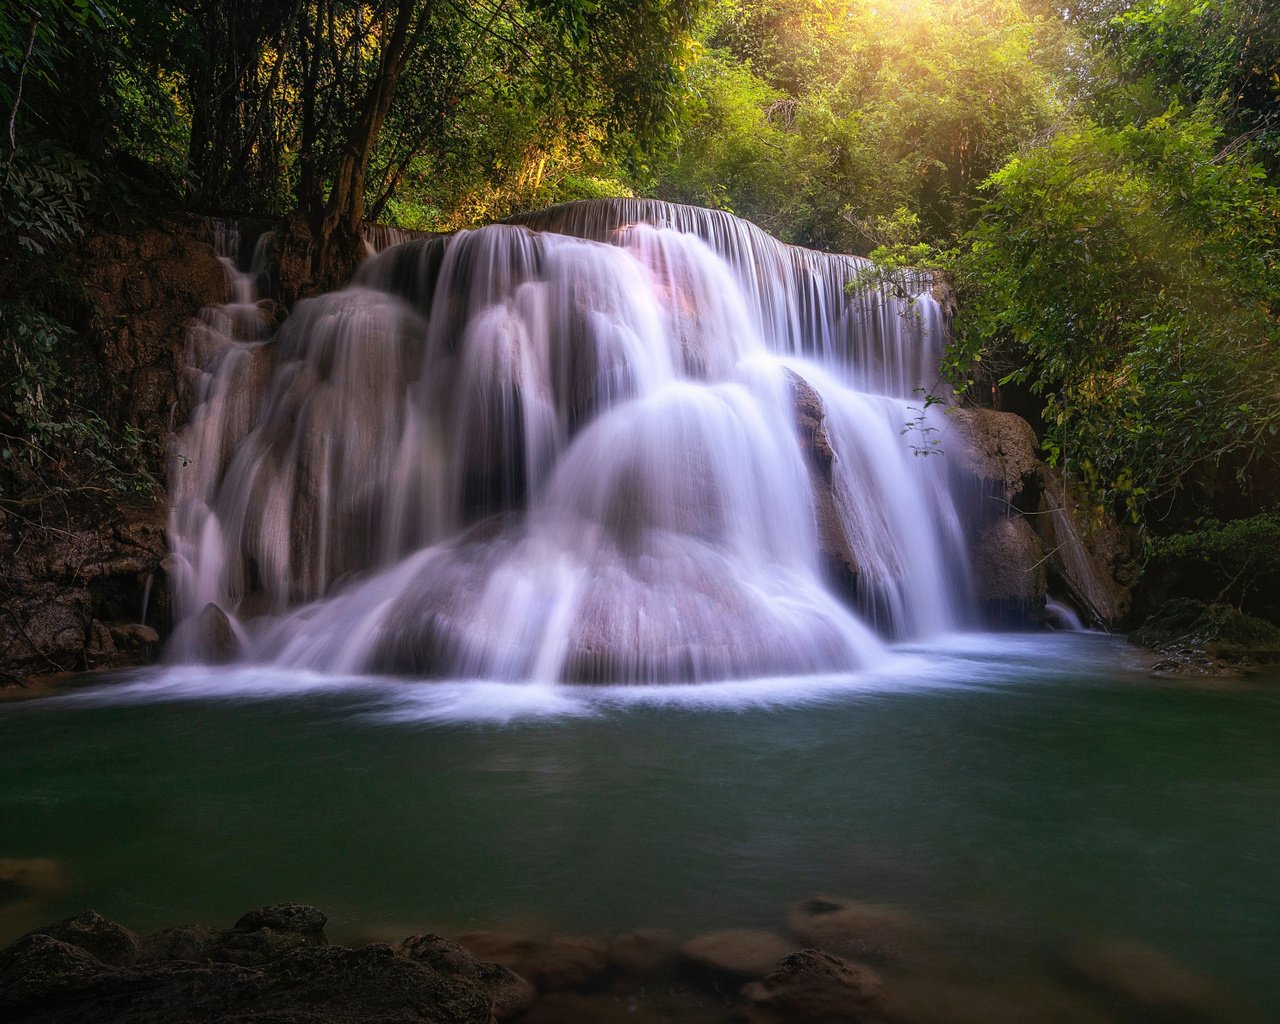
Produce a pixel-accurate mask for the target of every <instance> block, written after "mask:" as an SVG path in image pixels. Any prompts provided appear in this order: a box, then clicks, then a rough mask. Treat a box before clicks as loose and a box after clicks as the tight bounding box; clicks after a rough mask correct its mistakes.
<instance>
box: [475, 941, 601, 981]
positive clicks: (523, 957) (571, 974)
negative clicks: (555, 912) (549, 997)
mask: <svg viewBox="0 0 1280 1024" xmlns="http://www.w3.org/2000/svg"><path fill="white" fill-rule="evenodd" d="M458 942H459V943H460V944H461V945H462V946H463V947H464V948H465V949H466V950H467V952H469V953H470V954H471V955H472V956H474V957H476V958H478V959H482V960H492V961H494V962H496V963H500V964H502V965H503V966H505V967H508V968H510V969H511V970H512V971H514V972H515V973H516V974H518V975H520V976H521V977H523V978H527V979H528V980H529V981H531V982H533V984H534V985H535V986H536V987H537V989H538V991H540V992H558V991H564V990H566V989H580V988H585V987H587V986H589V985H591V984H592V983H594V982H596V981H597V980H599V979H600V978H601V977H603V976H604V975H605V974H606V973H607V972H608V970H609V958H608V955H607V953H606V949H605V944H604V943H603V942H601V941H600V940H599V939H596V938H593V937H592V936H589V935H562V936H558V937H556V938H553V939H549V940H545V941H544V940H539V939H532V938H528V937H525V936H519V935H511V934H508V933H506V932H470V933H468V934H465V935H459V936H458Z"/></svg>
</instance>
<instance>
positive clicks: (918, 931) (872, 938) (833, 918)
mask: <svg viewBox="0 0 1280 1024" xmlns="http://www.w3.org/2000/svg"><path fill="white" fill-rule="evenodd" d="M787 931H789V932H790V933H791V934H792V935H794V936H796V938H798V939H800V940H801V941H802V942H804V943H805V944H806V945H809V946H819V947H821V948H822V949H826V950H830V951H832V952H834V953H839V954H841V955H844V956H853V957H857V958H859V959H863V960H886V959H891V958H894V957H897V956H900V955H901V953H902V952H903V951H904V950H905V949H907V948H909V947H912V946H919V945H920V944H922V943H924V942H926V941H927V940H928V938H929V937H930V935H931V934H932V929H931V928H930V927H929V926H928V925H927V924H926V923H925V922H924V921H922V920H920V919H919V918H918V917H916V916H915V915H914V914H912V913H910V912H909V911H906V910H903V909H902V908H901V907H895V906H893V905H891V904H888V903H860V902H858V901H856V900H846V899H842V898H840V897H838V896H815V897H813V898H812V899H807V900H804V901H802V902H800V903H797V904H795V905H794V906H792V907H791V909H790V910H789V911H788V912H787Z"/></svg>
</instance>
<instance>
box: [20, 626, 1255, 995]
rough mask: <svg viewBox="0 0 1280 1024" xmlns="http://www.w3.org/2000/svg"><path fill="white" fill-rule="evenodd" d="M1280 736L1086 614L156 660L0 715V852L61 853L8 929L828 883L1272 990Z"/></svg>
mask: <svg viewBox="0 0 1280 1024" xmlns="http://www.w3.org/2000/svg"><path fill="white" fill-rule="evenodd" d="M1278 741H1280V679H1274V680H1266V681H1262V682H1259V683H1255V684H1250V685H1248V686H1242V685H1238V684H1237V685H1224V684H1205V685H1203V686H1194V685H1185V684H1178V685H1171V684H1164V683H1159V682H1154V681H1151V680H1148V679H1146V678H1144V677H1143V675H1141V673H1140V672H1139V671H1138V664H1137V661H1136V659H1135V656H1134V654H1133V653H1132V652H1131V651H1130V649H1129V648H1128V647H1127V646H1126V645H1125V644H1124V643H1123V642H1122V641H1119V640H1112V639H1110V638H1106V637H1100V636H1096V635H1085V634H1075V635H1051V636H966V637H954V638H950V639H949V640H947V641H945V642H941V643H938V644H936V645H931V646H928V647H915V648H909V649H904V650H900V651H899V652H898V654H897V656H896V657H895V659H894V661H893V662H892V663H890V664H888V665H886V666H885V667H884V668H883V670H881V671H879V672H877V673H874V674H867V675H863V676H859V677H849V678H833V679H824V680H817V681H815V680H804V681H796V680H762V681H755V682H750V683H734V684H725V685H717V686H702V687H698V688H696V689H695V688H679V687H676V688H671V687H667V688H660V689H659V688H653V689H636V688H631V689H623V690H587V689H577V688H574V689H563V688H559V689H556V688H541V687H516V686H505V685H501V686H500V685H493V684H483V683H457V684H415V683H407V682H402V681H387V680H370V679H363V680H335V679H332V678H326V677H321V676H302V675H298V674H296V673H294V674H280V673H274V672H269V671H266V670H261V669H249V668H237V669H225V668H224V669H203V668H202V669H181V670H155V671H149V672H145V673H139V674H136V675H132V676H128V677H124V678H122V679H120V680H117V681H114V682H112V683H111V684H110V685H95V686H93V687H92V688H88V689H79V690H76V691H73V692H70V693H67V694H65V695H61V696H58V697H53V698H47V699H42V700H38V701H31V702H26V703H21V704H9V705H4V706H0V769H2V770H0V857H45V858H52V859H53V860H55V861H56V862H57V863H58V864H59V865H60V867H61V870H62V873H63V875H64V877H65V888H64V889H63V891H62V892H60V893H57V894H52V895H49V896H47V897H45V898H44V899H43V900H42V902H40V903H38V904H37V905H35V906H31V905H26V906H24V907H23V908H21V911H20V912H17V911H13V910H12V909H11V910H10V911H9V912H7V914H4V915H0V929H3V930H4V934H0V942H4V941H7V940H9V939H11V938H13V937H14V936H15V934H18V933H20V932H21V931H22V930H25V929H26V928H27V927H30V926H32V925H34V924H38V923H41V922H43V921H48V920H54V919H56V918H57V917H60V916H63V915H65V914H69V913H74V912H75V911H77V910H79V909H82V908H83V907H86V906H92V907H94V908H95V909H97V910H99V911H101V912H102V913H104V914H106V915H107V916H109V917H112V918H115V919H118V920H120V921H122V922H124V923H126V924H128V925H130V926H131V927H133V928H135V929H137V930H141V931H146V930H151V929H155V928H159V927H163V926H167V925H172V924H177V923H190V922H195V921H204V922H208V923H214V924H222V925H227V924H230V922H231V921H232V920H234V919H235V917H236V916H238V914H239V913H241V912H242V911H244V910H246V909H248V908H250V907H252V906H254V905H257V904H261V903H267V902H278V901H282V900H298V901H304V902H308V903H314V904H316V905H318V906H320V907H321V908H323V909H324V910H326V911H327V912H328V913H329V914H330V916H331V925H330V932H331V934H332V935H334V936H335V937H336V938H339V939H344V938H345V939H347V940H355V939H359V938H367V937H388V936H396V937H402V936H403V935H406V934H409V933H410V932H412V931H418V930H424V929H427V928H434V929H437V930H441V931H445V932H446V933H448V932H453V933H457V932H460V931H465V930H468V929H473V928H519V929H522V930H527V931H531V932H570V931H571V932H584V931H585V932H600V933H616V932H620V931H625V930H628V929H630V928H634V927H638V926H662V927H668V928H673V929H675V930H677V931H679V932H681V933H683V934H693V933H696V932H701V931H708V930H715V929H721V928H729V927H767V928H774V929H779V928H781V927H782V921H783V918H784V917H785V913H786V908H787V907H788V905H790V904H791V903H793V902H795V901H796V900H799V899H803V898H805V897H807V896H810V895H813V894H815V893H830V894H836V895H840V896H846V897H850V898H854V899H861V900H869V901H875V902H889V903H896V904H899V905H901V906H903V907H906V908H909V909H910V910H912V911H914V912H916V913H918V914H921V915H924V916H926V917H928V918H930V919H932V920H933V921H934V922H935V923H936V924H937V925H938V927H939V928H940V929H941V930H942V931H943V932H945V933H949V934H952V935H956V936H970V937H972V936H983V937H984V938H983V940H982V941H983V942H984V943H985V944H986V945H985V947H984V948H987V949H1000V948H1007V949H1018V948H1021V949H1024V950H1025V949H1032V948H1042V947H1043V948H1049V947H1051V946H1053V945H1054V944H1055V943H1059V942H1066V941H1072V940H1074V939H1076V938H1078V937H1093V936H1117V937H1122V938H1124V939H1126V940H1132V941H1137V942H1142V943H1146V944H1149V945H1151V946H1153V947H1155V948H1157V949H1159V950H1161V951H1163V952H1165V953H1167V954H1170V955H1172V956H1175V957H1177V958H1179V959H1181V960H1184V961H1186V962H1187V963H1189V964H1191V965H1193V966H1194V967H1196V968H1198V969H1200V970H1203V971H1205V972H1208V973H1210V974H1212V975H1213V976H1215V977H1216V978H1218V979H1221V980H1222V981H1223V983H1224V984H1226V985H1227V986H1229V987H1230V988H1231V989H1233V990H1234V991H1235V992H1236V993H1237V994H1239V995H1241V996H1243V997H1244V998H1246V999H1247V1000H1248V1001H1249V1002H1251V1003H1253V1004H1254V1005H1255V1006H1257V1007H1259V1008H1262V1010H1263V1012H1264V1013H1265V1012H1267V1011H1268V1010H1269V1009H1270V1010H1274V1009H1275V1008H1280V972H1276V971H1275V963H1276V955H1277V951H1280V757H1277V744H1278ZM33 918H34V919H33ZM970 944H971V945H975V944H974V943H972V942H970Z"/></svg>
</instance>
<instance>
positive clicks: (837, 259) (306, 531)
mask: <svg viewBox="0 0 1280 1024" xmlns="http://www.w3.org/2000/svg"><path fill="white" fill-rule="evenodd" d="M535 229H536V230H535ZM867 269H868V264H866V263H865V261H859V260H855V259H853V258H852V257H844V256H830V255H826V254H821V253H816V252H812V251H809V250H804V249H797V248H794V247H791V246H784V245H781V244H780V243H778V242H776V241H775V240H773V239H771V238H769V237H768V236H767V235H765V234H764V233H762V232H761V231H759V229H757V228H755V227H754V226H752V225H749V224H747V223H745V222H743V221H740V220H738V219H736V218H733V217H731V216H729V215H727V214H720V213H715V212H713V211H707V210H700V209H696V208H692V207H680V206H672V205H668V204H662V203H654V202H640V201H612V202H600V203H582V204H571V205H570V206H568V207H562V208H557V209H553V210H551V211H547V212H545V213H544V214H542V215H539V216H538V217H529V218H526V219H525V222H524V223H523V224H520V225H495V226H492V227H487V228H482V229H480V230H476V231H467V232H459V233H457V234H456V235H451V236H440V237H435V238H429V239H424V240H420V241H414V242H408V243H405V244H402V245H398V246H394V247H392V248H390V249H388V250H387V251H385V252H384V253H381V254H379V255H378V256H376V257H374V258H373V259H371V260H369V261H367V262H366V263H365V265H364V266H363V267H362V269H361V271H360V273H359V274H358V276H357V278H356V281H355V283H354V284H353V286H351V287H349V288H347V289H344V290H342V291H340V292H336V293H333V294H330V295H326V296H323V297H321V298H318V299H315V300H312V301H310V302H307V303H304V304H303V305H301V306H300V307H299V309H298V310H297V311H296V312H295V313H294V314H293V316H292V317H290V319H289V320H288V321H287V322H286V323H285V324H284V325H283V327H282V328H281V330H280V331H279V333H278V335H277V336H275V337H274V338H271V339H270V340H265V339H264V337H263V332H262V329H261V328H262V321H261V318H260V316H258V315H257V307H256V306H255V305H254V304H253V302H252V301H250V300H251V296H250V295H249V294H247V293H244V294H240V295H238V296H237V300H236V302H234V303H233V304H231V305H230V306H229V307H227V310H226V311H224V312H220V313H216V314H214V315H211V316H209V317H206V320H205V322H204V323H203V324H202V325H201V327H200V328H199V329H198V330H197V331H196V332H195V333H194V334H193V337H192V342H191V346H190V349H191V351H190V358H191V361H192V363H193V365H194V366H195V367H196V368H197V370H198V376H197V378H196V386H195V394H194V399H195V402H194V406H195V407H194V412H193V415H192V418H191V422H190V424H189V425H188V426H187V428H186V429H185V430H184V431H183V433H182V435H181V437H180V438H179V440H178V443H177V447H176V453H177V457H176V459H175V461H174V464H173V472H172V474H171V475H172V484H173V490H174V495H175V508H174V516H173V529H172V534H173V548H174V554H175V559H174V564H175V577H176V594H175V604H176V608H177V612H178V615H179V617H180V618H181V619H182V620H183V625H182V628H181V629H180V630H179V636H178V639H177V641H176V642H175V644H174V650H175V652H176V654H177V655H178V656H180V657H186V658H188V659H191V660H201V659H203V658H207V657H208V656H209V654H210V651H211V649H212V648H213V647H214V646H216V645H215V643H214V641H213V636H214V635H216V634H217V633H218V630H219V628H220V629H221V632H222V633H223V634H224V646H225V634H233V635H234V637H235V638H236V642H237V644H238V646H239V649H240V653H239V657H240V658H241V659H242V660H247V661H251V662H255V663H273V664H276V665H281V666H293V667H298V668H309V669H325V670H333V671H339V672H360V671H383V672H399V673H404V674H407V675H411V676H415V677H424V676H431V677H444V678H449V677H458V676H464V677H476V678H484V679H491V680H535V681H539V682H555V681H566V682H615V683H617V682H701V681H707V680H719V679H738V678H746V677H758V676H769V675H777V674H790V673H797V672H799V673H804V672H830V671H844V670H850V669H857V668H866V667H871V666H873V665H874V664H876V663H877V662H878V661H879V660H881V659H883V658H884V656H885V648H884V644H883V642H882V638H883V637H886V636H887V637H896V638H904V637H921V636H926V635H929V634H931V633H936V632H939V631H946V630H948V629H952V628H954V627H955V626H957V625H958V624H960V623H961V622H962V621H963V619H964V617H965V614H966V611H967V608H968V604H969V601H968V592H967V591H968V584H967V580H968V577H969V573H968V569H967V564H966V555H965V542H964V537H963V528H962V515H961V509H960V507H959V505H958V503H957V498H956V497H955V496H954V495H953V480H952V476H953V473H952V470H951V468H950V466H949V464H948V463H947V462H946V461H945V460H944V459H941V458H918V457H916V450H915V448H914V447H913V444H912V437H911V436H906V435H911V434H913V432H915V431H919V432H921V433H923V434H929V433H936V434H939V435H940V434H942V433H943V432H944V431H945V417H944V416H943V415H942V414H941V413H940V412H939V411H937V410H935V409H930V408H927V407H926V404H925V402H924V400H923V398H922V397H920V395H918V394H917V392H920V391H924V390H927V389H929V388H931V387H933V386H934V385H935V384H936V378H937V367H938V361H939V356H940V351H941V345H942V312H941V310H940V308H939V305H938V303H937V302H936V301H935V299H934V298H933V296H932V294H931V293H930V291H929V290H928V287H927V285H928V282H926V281H923V280H908V281H907V282H906V285H907V286H908V287H907V288H906V290H905V291H904V292H903V294H902V295H897V294H894V293H892V292H889V291H883V290H880V289H877V288H874V287H869V286H868V287H862V288H861V289H860V290H859V291H858V293H857V295H856V296H854V297H853V298H850V297H849V296H847V295H846V286H847V285H849V284H850V283H851V282H856V281H858V280H859V275H861V274H865V272H866V271H867ZM241 287H242V288H243V287H244V286H243V285H242V286H241ZM801 396H805V397H804V399H803V400H804V401H807V402H808V407H809V409H810V415H811V417H812V419H813V421H814V422H815V423H817V424H818V426H817V427H815V428H814V429H815V430H817V431H820V436H815V437H813V438H810V439H809V440H808V445H809V449H810V450H806V438H805V437H804V435H803V433H802V431H801V430H800V429H799V428H798V426H797V417H798V415H799V413H798V406H799V405H800V404H801V402H802V397H801ZM814 410H816V411H814ZM813 449H820V450H821V453H822V454H821V456H820V457H817V458H815V456H814V454H813ZM824 503H825V505H826V506H829V507H830V515H829V516H828V517H827V520H828V532H829V534H834V537H835V543H836V545H837V546H839V547H840V548H841V549H842V550H843V551H845V552H847V555H846V562H847V563H848V565H849V567H850V570H849V571H850V572H851V574H852V576H853V577H854V580H853V581H852V582H851V584H850V589H851V590H852V591H853V596H854V597H855V599H856V600H855V607H857V609H858V610H857V611H855V610H853V609H852V608H851V607H850V606H849V603H848V602H846V601H843V600H841V598H840V596H839V594H838V593H837V592H836V589H835V588H834V587H833V585H832V579H831V578H830V576H829V574H828V573H827V570H826V567H825V566H824V562H823V548H822V543H821V541H822V539H823V538H821V537H820V536H819V526H818V524H819V518H820V517H819V516H818V515H816V512H815V507H816V506H818V505H822V504H824ZM827 540H828V542H830V541H831V537H828V538H827ZM828 546H830V545H829V544H828ZM211 606H212V607H211Z"/></svg>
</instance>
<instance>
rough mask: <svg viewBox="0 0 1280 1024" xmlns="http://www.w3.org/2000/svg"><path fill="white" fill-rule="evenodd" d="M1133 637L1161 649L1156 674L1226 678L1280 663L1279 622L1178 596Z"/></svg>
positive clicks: (1131, 638)
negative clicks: (1274, 622)
mask: <svg viewBox="0 0 1280 1024" xmlns="http://www.w3.org/2000/svg"><path fill="white" fill-rule="evenodd" d="M1130 640H1131V641H1132V642H1133V643H1135V644H1137V645H1139V646H1142V647H1149V648H1151V649H1152V650H1153V651H1155V652H1156V655H1157V660H1156V661H1155V663H1154V664H1153V665H1152V666H1151V669H1152V671H1153V672H1160V673H1164V674H1168V675H1190V676H1195V675H1200V676H1227V675H1236V674H1239V673H1241V672H1245V671H1248V670H1251V669H1255V668H1259V667H1264V666H1270V665H1275V664H1277V663H1280V626H1276V625H1273V624H1272V623H1270V622H1267V621H1266V620H1265V619H1259V618H1256V617H1255V616H1252V615H1247V614H1245V613H1244V612H1242V611H1240V610H1239V609H1238V608H1233V607H1232V606H1231V605H1227V604H1205V603H1204V602H1202V601H1196V600H1193V599H1191V598H1173V599H1172V600H1169V601H1166V602H1165V603H1164V604H1163V605H1161V606H1160V607H1159V608H1158V609H1157V610H1156V611H1155V612H1154V613H1153V614H1152V615H1150V616H1149V617H1148V618H1147V620H1146V621H1145V622H1144V623H1143V624H1142V626H1141V628H1139V629H1137V630H1135V631H1134V632H1133V634H1132V635H1131V636H1130Z"/></svg>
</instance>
